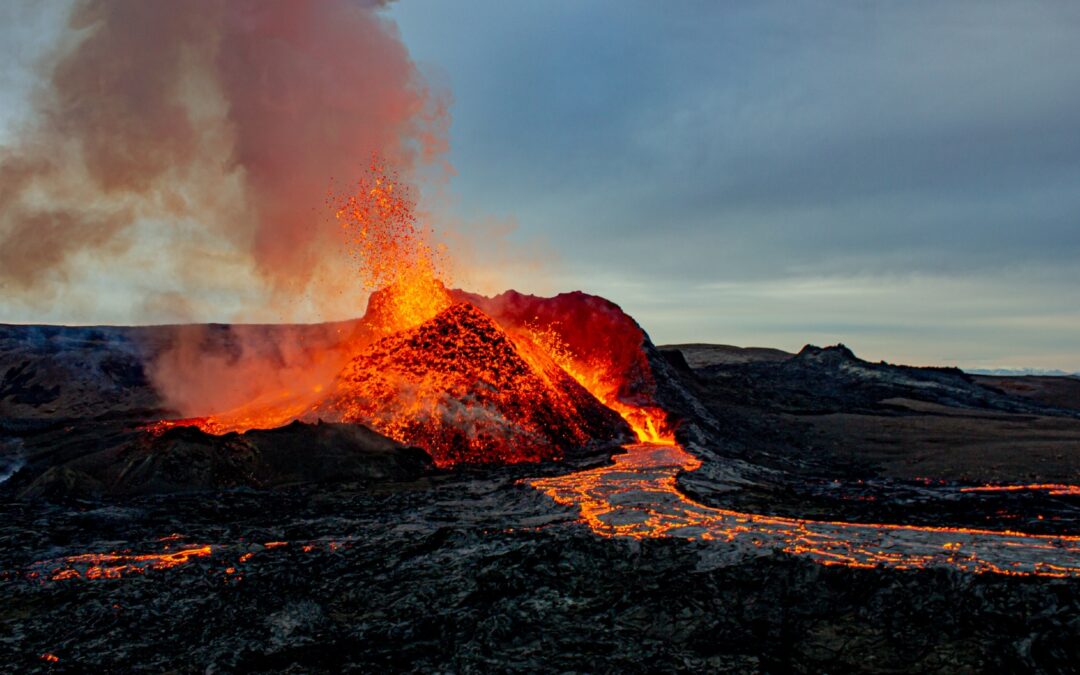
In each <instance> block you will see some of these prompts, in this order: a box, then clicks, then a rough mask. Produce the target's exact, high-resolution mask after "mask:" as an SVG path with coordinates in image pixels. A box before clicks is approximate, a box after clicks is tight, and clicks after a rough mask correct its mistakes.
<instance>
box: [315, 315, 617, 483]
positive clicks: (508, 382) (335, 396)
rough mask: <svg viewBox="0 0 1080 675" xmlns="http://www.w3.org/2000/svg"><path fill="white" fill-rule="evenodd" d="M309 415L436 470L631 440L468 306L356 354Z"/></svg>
mask: <svg viewBox="0 0 1080 675" xmlns="http://www.w3.org/2000/svg"><path fill="white" fill-rule="evenodd" d="M311 414H317V415H318V416H320V417H331V418H334V419H340V420H342V421H346V422H360V423H364V424H367V425H369V426H371V427H372V428H374V429H376V430H378V431H380V432H381V433H384V434H386V435H387V436H390V437H391V438H395V439H397V440H399V441H401V442H403V443H407V444H411V445H417V446H420V447H423V448H425V449H427V450H428V452H429V453H431V455H432V456H433V457H434V459H435V462H436V464H437V465H439V466H450V465H454V464H459V463H516V462H524V461H542V460H549V459H557V458H560V457H561V456H562V455H563V454H564V453H566V452H568V451H571V450H573V449H576V448H581V447H583V446H586V445H589V444H590V443H594V442H601V443H603V442H619V441H625V440H627V439H629V438H632V434H631V431H630V428H629V426H627V424H626V423H625V422H624V421H623V419H622V418H621V417H620V416H619V415H618V414H617V413H615V412H614V411H612V410H611V409H609V408H608V407H606V406H604V405H603V404H602V403H601V402H600V401H598V400H597V399H596V398H595V397H594V396H593V395H592V394H590V393H589V391H588V390H586V389H585V388H584V387H582V386H581V385H580V384H578V383H577V381H575V380H574V379H573V378H572V377H571V376H570V375H568V374H567V373H566V372H565V371H564V370H563V369H562V368H560V367H559V365H557V364H556V363H555V362H554V361H553V360H552V359H551V358H550V357H548V356H547V355H546V353H545V352H544V350H543V349H541V348H539V347H538V346H537V345H535V344H532V343H531V342H529V341H528V340H527V339H526V338H523V337H520V336H519V337H517V338H511V337H510V336H509V335H508V334H507V333H506V332H505V331H504V330H503V329H502V328H500V327H499V326H498V325H497V324H496V323H495V322H494V321H493V320H492V319H491V318H489V317H488V316H487V315H486V314H484V313H483V312H481V311H480V310H479V309H477V308H476V307H475V306H473V305H472V304H470V303H466V302H461V303H457V304H454V305H451V306H450V307H448V308H447V309H445V310H443V311H441V312H439V313H438V314H437V315H436V316H435V317H434V318H432V319H430V320H428V321H427V322H425V323H423V324H421V325H420V326H417V327H416V328H413V329H410V330H407V331H402V332H400V333H395V334H393V335H390V336H388V337H385V338H383V339H381V340H379V341H378V342H376V343H374V344H373V345H371V346H370V347H368V348H367V349H365V350H364V351H362V352H361V353H359V354H358V355H356V356H355V357H354V358H353V359H352V360H351V361H350V362H349V363H348V364H347V365H346V367H345V368H344V369H343V370H342V372H341V373H340V374H339V375H338V378H337V380H336V382H335V384H334V387H333V388H332V390H331V391H330V393H329V395H328V396H327V397H326V398H325V399H324V401H323V402H321V403H320V404H318V405H317V406H316V411H313V413H311Z"/></svg>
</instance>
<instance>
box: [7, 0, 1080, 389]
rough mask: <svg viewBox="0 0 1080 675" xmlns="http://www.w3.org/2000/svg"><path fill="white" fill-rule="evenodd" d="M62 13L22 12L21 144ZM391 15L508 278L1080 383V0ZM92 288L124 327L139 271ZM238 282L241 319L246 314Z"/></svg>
mask: <svg viewBox="0 0 1080 675" xmlns="http://www.w3.org/2000/svg"><path fill="white" fill-rule="evenodd" d="M62 7H63V3H54V4H41V3H32V2H25V3H21V2H15V3H6V4H5V5H3V6H0V26H3V28H0V58H2V59H3V62H4V64H5V65H4V66H3V67H0V141H2V140H3V138H4V135H5V134H7V135H8V136H9V137H10V136H11V135H13V134H15V133H17V132H15V131H14V129H16V127H15V126H14V121H15V120H18V119H19V117H20V115H23V114H25V111H26V106H25V101H26V99H27V97H28V95H29V93H30V92H31V91H32V89H33V87H34V86H35V82H36V80H35V77H34V74H33V72H32V71H31V70H30V65H31V64H32V63H33V61H34V59H35V58H36V54H38V53H39V52H40V50H41V49H42V47H43V45H46V44H48V43H50V42H51V41H52V39H54V37H55V35H56V31H57V30H59V25H60V22H61V21H62V19H63V11H62ZM58 8H60V9H58ZM384 14H385V15H386V16H387V17H388V18H389V19H391V20H393V21H394V22H396V24H397V25H398V29H399V31H400V34H401V38H402V40H403V41H404V43H405V44H406V46H407V47H408V49H409V52H410V53H411V55H412V58H413V59H414V60H415V61H416V62H417V63H419V64H420V67H421V69H422V71H423V72H424V73H425V74H426V75H427V77H428V79H429V80H430V81H431V82H432V83H433V84H434V85H435V86H436V87H441V88H443V89H445V90H448V91H449V92H450V93H451V94H452V96H453V105H452V107H451V116H452V119H453V122H452V126H451V128H450V161H451V163H452V164H453V166H454V168H455V170H456V175H455V176H454V177H453V178H452V179H451V180H450V182H449V183H448V184H447V185H446V186H445V187H443V188H442V189H441V190H438V191H436V190H432V189H429V190H427V191H426V192H425V196H427V197H428V198H429V200H430V201H431V202H432V203H433V204H434V203H436V202H437V206H434V207H433V212H434V213H436V214H437V216H438V217H439V218H443V219H445V220H446V221H447V222H448V223H450V224H451V225H452V229H455V230H457V231H459V232H463V233H464V234H466V235H470V234H472V238H473V239H475V240H479V241H480V242H481V245H480V246H478V247H476V248H475V249H474V250H472V251H469V252H465V251H462V255H463V256H464V257H468V258H470V262H471V263H475V262H477V261H481V262H483V261H485V256H490V259H489V260H488V262H489V263H490V266H491V267H493V268H498V270H499V275H498V279H499V281H498V283H500V284H503V285H512V286H515V287H517V288H519V289H520V290H525V291H534V292H540V293H545V294H548V293H552V292H558V291H563V290H572V289H578V288H580V289H583V290H586V291H590V292H594V293H598V294H601V295H604V296H606V297H609V298H611V299H612V300H614V301H616V302H618V303H619V304H621V305H622V306H623V307H624V308H625V309H627V310H628V311H629V312H630V313H631V314H633V315H634V316H635V317H636V318H637V319H638V320H639V322H640V323H641V324H642V325H643V326H644V327H645V328H646V330H647V331H648V332H649V333H650V334H651V335H652V337H653V338H654V340H655V341H656V342H661V343H663V342H687V341H693V342H722V343H729V344H739V345H751V344H752V345H762V346H775V347H781V348H785V349H791V350H795V349H798V348H799V347H801V346H802V345H803V344H805V343H807V342H814V343H818V344H823V343H835V342H844V343H846V344H848V345H849V346H851V347H852V348H853V349H855V351H856V353H858V354H860V355H862V356H864V357H866V358H871V359H875V360H876V359H887V360H890V361H900V362H909V363H916V364H948V365H954V364H955V365H961V366H966V367H992V366H999V367H1000V366H1032V367H1045V368H1062V369H1066V370H1080V293H1078V292H1077V290H1078V289H1080V264H1077V260H1080V68H1078V67H1077V66H1076V64H1077V63H1080V5H1078V4H1077V3H1074V2H1067V1H1060V2H1040V1H1034V0H1033V1H1031V2H1023V3H1016V2H997V1H993V0H990V1H986V0H982V1H970V2H969V1H966V0H961V1H950V2H940V1H939V2H920V1H908V2H874V3H868V2H752V3H751V2H746V3H736V2H679V3H658V2H628V1H621V2H568V1H545V2H505V1H503V2H494V1H492V2H487V1H475V0H469V1H466V2H453V3H451V2H440V1H438V0H400V1H399V2H396V3H394V4H392V5H391V6H390V7H389V8H387V9H386V10H384ZM436 192H437V193H438V197H437V198H435V197H433V195H434V194H436ZM436 225H438V223H436ZM492 232H503V233H508V234H506V235H505V237H497V238H495V240H497V245H495V244H492V238H491V237H489V235H490V233H492ZM472 266H473V267H476V266H475V265H472ZM97 274H98V276H95V277H93V278H89V279H84V280H82V283H84V284H90V285H92V286H93V288H94V293H95V296H96V297H98V298H107V300H101V301H100V302H99V304H98V305H96V306H97V307H99V311H98V313H97V314H95V315H94V316H91V317H85V316H79V317H78V320H80V321H84V320H95V321H123V320H127V319H128V315H126V314H125V310H124V309H123V308H127V307H131V306H132V305H133V304H134V303H133V302H132V301H131V298H130V295H131V293H132V292H131V291H130V290H129V283H130V282H131V278H130V276H125V272H124V271H123V269H112V270H104V271H101V270H99V271H98V273H97ZM461 281H462V283H463V284H465V285H469V284H470V282H475V284H476V285H479V286H481V287H482V290H496V289H494V288H492V287H484V282H485V281H490V280H483V279H480V278H478V277H477V275H475V274H473V275H470V274H464V275H463V276H462V278H461ZM236 283H239V286H233V287H229V288H226V289H224V290H223V291H222V293H223V300H222V305H223V306H224V305H227V304H228V301H227V300H225V299H224V298H226V297H228V298H232V301H233V302H234V303H237V302H243V301H244V299H245V298H247V297H248V296H249V295H250V293H248V292H247V291H245V289H244V288H243V282H236ZM78 302H79V299H78V296H70V297H68V296H63V297H61V298H59V299H58V300H57V301H56V302H54V303H52V304H50V305H49V306H48V307H45V308H38V309H35V310H33V311H30V310H27V308H26V306H24V305H19V304H18V303H15V302H6V301H4V300H2V299H0V321H3V320H19V321H24V320H41V321H64V320H65V318H66V317H71V316H74V315H75V314H77V309H78V307H76V304H77V303H78ZM204 318H206V319H215V318H217V319H220V318H223V317H209V316H208V317H204Z"/></svg>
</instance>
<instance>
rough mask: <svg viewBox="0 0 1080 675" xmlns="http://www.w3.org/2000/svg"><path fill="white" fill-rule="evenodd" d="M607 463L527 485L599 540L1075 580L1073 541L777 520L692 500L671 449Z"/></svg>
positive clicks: (686, 459) (638, 450)
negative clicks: (703, 545)
mask: <svg viewBox="0 0 1080 675" xmlns="http://www.w3.org/2000/svg"><path fill="white" fill-rule="evenodd" d="M627 451H628V452H627V453H626V454H624V455H619V456H617V457H615V458H614V459H615V461H614V464H612V465H611V466H605V467H601V468H598V469H592V470H590V471H582V472H578V473H572V474H568V475H565V476H555V477H551V478H541V479H537V480H533V481H531V482H530V485H532V486H533V487H535V488H537V489H538V490H541V491H543V492H544V493H545V494H547V495H548V496H549V497H551V498H552V499H553V500H555V501H556V502H557V503H559V504H563V505H566V506H575V507H577V508H579V509H580V511H581V518H582V520H583V521H584V522H585V523H586V524H588V526H589V527H590V528H591V529H592V531H593V532H595V533H596V534H598V535H601V536H605V537H634V538H638V539H641V538H651V537H683V538H689V539H702V540H709V541H717V542H724V543H727V544H730V545H732V546H734V547H736V551H739V550H741V551H760V552H768V551H782V552H784V553H789V554H794V555H800V556H807V557H809V558H810V559H812V560H815V561H817V562H819V563H821V564H824V565H844V566H848V567H866V568H871V567H889V568H893V569H919V568H926V567H952V568H955V569H960V570H964V571H968V572H992V573H997V574H1009V575H1016V576H1044V577H1080V537H1078V536H1042V535H1039V536H1036V535H1027V534H1023V533H1019V532H992V531H987V530H975V529H967V528H950V527H913V526H905V525H864V524H858V523H845V522H829V521H814V520H802V519H798V518H779V517H774V516H763V515H757V514H751V513H740V512H738V511H730V510H726V509H717V508H710V507H707V506H704V505H702V504H698V503H697V502H694V501H693V500H691V499H689V498H688V497H686V496H685V495H684V494H683V493H682V492H680V491H679V489H678V487H677V485H676V482H675V479H676V476H677V475H678V473H679V472H680V471H692V470H694V469H696V468H698V466H700V462H699V461H698V460H697V458H695V457H694V456H693V455H691V454H690V453H688V452H686V451H685V450H684V449H682V448H681V447H679V446H661V445H650V444H640V445H634V446H630V447H628V448H627Z"/></svg>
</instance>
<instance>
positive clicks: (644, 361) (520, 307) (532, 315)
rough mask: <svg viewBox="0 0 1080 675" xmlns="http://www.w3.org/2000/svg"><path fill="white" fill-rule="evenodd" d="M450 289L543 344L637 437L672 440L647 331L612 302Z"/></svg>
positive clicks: (574, 296)
mask: <svg viewBox="0 0 1080 675" xmlns="http://www.w3.org/2000/svg"><path fill="white" fill-rule="evenodd" d="M450 294H451V296H452V297H453V298H454V299H455V300H457V301H459V302H469V303H472V304H473V305H475V306H476V307H479V308H480V309H481V310H483V311H484V312H485V313H486V314H487V315H488V316H490V317H491V318H492V319H494V320H495V321H496V323H498V324H499V326H501V327H502V328H503V329H504V330H506V331H508V332H509V333H510V334H511V335H513V336H514V337H515V339H517V338H519V336H524V337H526V338H528V339H530V340H531V341H532V342H534V343H535V344H537V345H539V346H540V347H542V348H543V350H544V351H545V352H546V353H547V354H548V355H549V356H550V357H551V358H552V359H553V360H554V361H555V362H556V363H558V365H559V366H560V367H561V368H562V369H563V370H564V371H566V372H567V373H568V374H569V375H571V376H572V377H573V378H574V379H575V380H576V381H577V382H578V383H579V384H581V385H582V386H583V387H585V388H586V389H588V390H589V392H590V393H591V394H593V396H595V397H596V398H597V399H599V400H600V401H601V402H602V403H603V404H604V405H605V406H607V407H608V408H611V409H612V410H614V411H616V412H617V413H619V414H620V415H621V416H622V417H623V418H624V419H625V420H626V421H627V422H628V423H629V424H630V426H631V427H632V428H633V430H634V433H635V434H636V435H637V437H638V440H640V441H642V442H648V443H661V444H672V443H674V435H673V433H672V430H671V426H670V424H669V423H668V419H667V413H666V412H665V411H664V410H663V409H662V408H661V407H660V406H659V405H658V404H657V402H656V381H655V379H654V375H653V372H652V367H651V366H650V365H649V359H648V357H647V355H646V347H647V346H648V345H649V339H648V336H647V335H645V331H643V330H642V329H641V327H640V326H638V324H637V322H636V321H634V319H633V318H631V317H630V316H629V315H628V314H626V312H624V311H623V310H622V309H621V308H620V307H619V306H618V305H616V304H615V303H613V302H611V301H610V300H606V299H604V298H601V297H599V296H596V295H589V294H588V293H582V292H580V291H576V292H573V293H562V294H560V295H557V296H555V297H552V298H541V297H537V296H535V295H526V294H523V293H518V292H517V291H506V292H505V293H502V294H500V295H496V296H495V297H491V298H489V297H485V296H482V295H477V294H475V293H468V292H466V291H461V290H454V291H451V293H450Z"/></svg>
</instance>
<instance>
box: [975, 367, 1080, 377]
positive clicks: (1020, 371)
mask: <svg viewBox="0 0 1080 675" xmlns="http://www.w3.org/2000/svg"><path fill="white" fill-rule="evenodd" d="M963 370H964V372H965V373H968V374H969V375H991V376H994V377H1024V376H1026V375H1038V376H1042V377H1080V373H1067V372H1065V371H1064V370H1057V369H1054V370H1046V369H1043V368H964V369H963Z"/></svg>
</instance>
